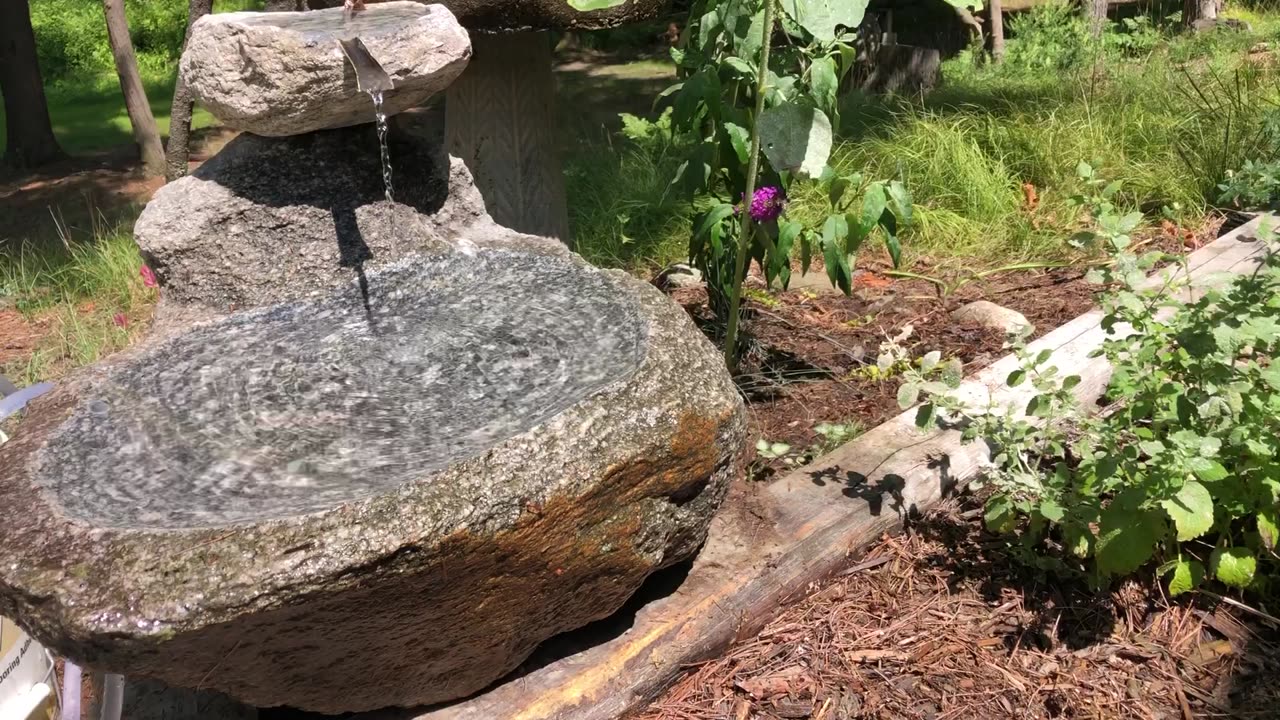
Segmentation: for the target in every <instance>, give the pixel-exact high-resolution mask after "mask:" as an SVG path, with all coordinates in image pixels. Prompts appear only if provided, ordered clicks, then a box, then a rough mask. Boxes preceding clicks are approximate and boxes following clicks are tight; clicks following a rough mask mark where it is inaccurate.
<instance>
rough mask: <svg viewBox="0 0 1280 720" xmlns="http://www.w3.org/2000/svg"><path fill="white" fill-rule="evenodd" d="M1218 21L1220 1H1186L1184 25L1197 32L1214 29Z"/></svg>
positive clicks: (1183, 14)
mask: <svg viewBox="0 0 1280 720" xmlns="http://www.w3.org/2000/svg"><path fill="white" fill-rule="evenodd" d="M1217 20H1218V0H1186V1H1185V2H1184V3H1183V4H1182V23H1183V24H1184V25H1186V26H1187V27H1189V28H1192V29H1195V30H1204V29H1208V28H1212V27H1213V26H1214V25H1215V24H1216V22H1217Z"/></svg>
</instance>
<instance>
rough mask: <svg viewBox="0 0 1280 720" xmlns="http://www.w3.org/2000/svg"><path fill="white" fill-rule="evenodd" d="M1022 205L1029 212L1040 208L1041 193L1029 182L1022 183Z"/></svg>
mask: <svg viewBox="0 0 1280 720" xmlns="http://www.w3.org/2000/svg"><path fill="white" fill-rule="evenodd" d="M1022 207H1023V209H1024V210H1026V211H1027V212H1029V213H1033V212H1035V211H1036V210H1037V209H1039V208H1040V194H1039V193H1038V192H1036V186H1035V185H1032V184H1031V183H1029V182H1027V183H1022Z"/></svg>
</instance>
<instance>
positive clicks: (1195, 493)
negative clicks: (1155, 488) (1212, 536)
mask: <svg viewBox="0 0 1280 720" xmlns="http://www.w3.org/2000/svg"><path fill="white" fill-rule="evenodd" d="M1160 505H1161V506H1162V507H1163V508H1164V510H1165V512H1167V513H1169V518H1170V519H1172V520H1173V526H1174V527H1175V528H1176V529H1177V531H1178V540H1180V541H1182V542H1186V541H1187V540H1195V539H1196V538H1198V537H1200V536H1201V535H1203V534H1205V533H1207V532H1209V529H1210V528H1212V527H1213V497H1212V496H1211V495H1210V494H1209V489H1208V488H1206V487H1205V486H1203V485H1201V484H1200V483H1198V482H1195V481H1194V480H1192V481H1190V482H1188V483H1186V484H1185V485H1183V486H1182V489H1180V490H1178V493H1177V494H1176V495H1174V496H1173V497H1172V498H1170V499H1168V500H1165V501H1164V502H1162V503H1160Z"/></svg>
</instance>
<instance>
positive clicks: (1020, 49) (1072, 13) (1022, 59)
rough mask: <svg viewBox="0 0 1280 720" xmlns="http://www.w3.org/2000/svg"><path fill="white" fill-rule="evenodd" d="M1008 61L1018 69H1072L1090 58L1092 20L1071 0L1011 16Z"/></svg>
mask: <svg viewBox="0 0 1280 720" xmlns="http://www.w3.org/2000/svg"><path fill="white" fill-rule="evenodd" d="M1008 22H1009V31H1010V36H1011V37H1010V39H1009V41H1008V46H1007V49H1006V50H1005V64H1006V65H1008V66H1009V67H1011V68H1017V69H1018V70H1031V71H1045V70H1049V71H1052V70H1068V69H1071V68H1075V67H1078V66H1080V65H1082V64H1084V63H1085V62H1086V61H1087V60H1088V59H1089V47H1090V45H1091V44H1092V40H1091V38H1090V35H1089V23H1088V21H1086V20H1085V18H1084V17H1083V16H1082V15H1081V13H1080V12H1079V11H1078V10H1077V9H1076V8H1075V7H1074V6H1073V5H1071V4H1069V3H1065V2H1051V3H1045V4H1043V5H1036V6H1035V7H1033V8H1031V9H1030V10H1028V11H1027V12H1024V13H1019V14H1017V15H1011V16H1010V17H1009V21H1008Z"/></svg>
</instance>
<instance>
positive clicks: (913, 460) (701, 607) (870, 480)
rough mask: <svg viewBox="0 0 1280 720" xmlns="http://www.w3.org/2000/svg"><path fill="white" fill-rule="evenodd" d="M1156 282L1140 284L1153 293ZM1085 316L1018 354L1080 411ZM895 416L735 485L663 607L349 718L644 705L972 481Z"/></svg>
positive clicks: (439, 718) (1231, 266) (970, 389)
mask: <svg viewBox="0 0 1280 720" xmlns="http://www.w3.org/2000/svg"><path fill="white" fill-rule="evenodd" d="M1259 223H1260V220H1254V221H1253V222H1251V223H1249V224H1247V225H1245V226H1243V227H1241V228H1239V229H1237V230H1236V231H1234V232H1232V233H1230V234H1228V235H1226V236H1224V237H1222V238H1220V239H1218V240H1217V241H1215V242H1213V243H1211V244H1210V245H1208V246H1206V247H1204V248H1202V249H1200V250H1198V251H1196V252H1195V253H1193V254H1192V256H1191V258H1190V260H1189V267H1190V270H1191V276H1192V281H1193V283H1195V284H1197V285H1199V286H1202V287H1203V286H1209V285H1217V284H1221V283H1222V282H1223V281H1224V279H1225V278H1224V277H1223V273H1229V274H1235V273H1241V272H1247V271H1250V270H1251V269H1252V268H1253V267H1255V266H1256V262H1257V256H1258V255H1259V254H1260V253H1261V251H1262V244H1261V243H1258V242H1256V241H1250V239H1249V238H1251V237H1252V236H1253V233H1255V232H1256V231H1257V228H1258V225H1259ZM1162 281H1163V276H1161V275H1159V274H1157V276H1155V277H1153V278H1152V280H1151V282H1152V283H1160V282H1162ZM1100 320H1101V313H1100V312H1096V311H1095V312H1090V313H1087V314H1085V315H1082V316H1080V317H1079V318H1076V319H1075V320H1073V321H1071V322H1069V323H1067V324H1065V325H1063V326H1062V327H1059V328H1057V329H1056V330H1054V331H1053V332H1050V333H1049V334H1047V335H1045V336H1044V337H1042V338H1040V339H1039V340H1037V341H1036V342H1035V343H1033V344H1032V348H1034V349H1035V350H1039V349H1041V348H1052V349H1053V350H1054V362H1055V364H1057V365H1058V366H1059V367H1060V368H1061V369H1062V370H1063V371H1064V372H1068V373H1072V374H1078V375H1080V376H1081V377H1082V379H1083V381H1082V382H1081V384H1080V385H1079V386H1078V387H1077V388H1076V392H1077V395H1078V396H1079V397H1080V398H1081V399H1082V400H1083V401H1090V400H1091V399H1093V398H1096V397H1097V396H1098V394H1099V393H1100V392H1101V391H1102V389H1103V388H1104V387H1105V385H1106V382H1107V378H1108V376H1109V373H1110V369H1109V368H1108V367H1107V364H1106V363H1105V361H1102V360H1101V359H1096V358H1089V357H1088V355H1089V354H1090V353H1091V352H1092V351H1093V350H1094V349H1095V348H1097V347H1098V346H1099V345H1100V344H1101V343H1102V342H1103V340H1104V338H1105V337H1106V333H1105V332H1103V331H1102V329H1101V327H1100V326H1099V321H1100ZM1016 367H1017V363H1016V360H1015V359H1014V358H1011V357H1007V358H1004V359H1002V360H1000V361H998V362H997V363H995V364H994V365H992V366H990V367H989V368H987V369H986V370H984V371H983V372H981V373H979V374H978V375H977V376H975V377H974V378H972V379H971V380H968V381H967V382H966V383H965V384H964V386H963V387H962V391H963V392H964V393H967V394H968V395H969V396H970V397H971V398H974V399H982V400H984V401H985V399H986V398H988V397H990V398H991V399H992V400H993V402H995V403H996V404H998V405H1002V406H1011V407H1019V406H1020V405H1023V404H1025V403H1026V402H1027V400H1028V399H1029V393H1030V392H1031V391H1030V390H1029V389H1028V388H1012V389H1011V388H1008V387H1005V385H1004V379H1005V378H1006V377H1007V376H1008V374H1009V372H1011V371H1012V370H1014V369H1015V368H1016ZM913 417H914V413H913V412H907V413H903V414H902V415H901V416H899V417H896V418H894V419H892V420H890V421H889V422H887V423H884V424H883V425H880V426H879V427H877V428H875V429H873V430H871V431H869V432H867V433H866V434H864V435H862V436H860V437H859V438H857V439H855V440H854V441H852V442H850V443H848V444H846V445H844V446H843V447H841V448H839V449H837V450H836V451H835V452H833V453H831V454H829V455H827V456H826V457H824V458H822V459H820V460H819V461H817V462H815V463H813V464H812V465H810V466H807V467H805V468H802V469H800V470H798V471H796V472H793V473H791V474H789V475H787V476H785V477H783V478H780V479H779V480H777V481H775V482H773V483H772V484H770V485H769V486H767V487H765V488H763V489H761V490H758V491H757V490H754V489H752V488H738V489H737V491H736V495H735V497H734V498H733V500H732V503H731V506H730V507H729V508H728V509H727V510H726V511H725V512H724V513H722V515H721V517H719V518H717V519H716V522H715V523H714V524H713V526H712V531H711V537H710V539H709V540H708V542H707V546H706V547H705V548H704V549H703V551H702V553H701V555H700V556H699V558H698V560H697V562H696V563H695V565H694V567H693V570H692V571H691V572H690V574H689V576H688V578H687V579H686V580H685V581H684V583H683V584H682V585H681V586H680V588H679V589H678V590H677V591H676V592H675V593H674V594H672V595H670V596H669V597H666V598H664V599H661V600H657V601H655V602H653V603H650V604H649V605H647V606H646V607H644V608H643V609H641V610H640V611H639V612H638V613H637V615H636V617H635V620H634V623H633V625H632V627H631V629H630V630H629V631H627V632H626V633H624V634H622V635H621V636H619V637H616V638H614V639H612V640H609V641H608V642H605V643H603V644H600V645H597V646H595V647H592V648H590V649H587V650H584V651H582V652H579V653H577V654H575V655H572V656H569V657H566V658H563V659H561V660H558V661H556V662H553V663H551V664H549V665H547V666H545V667H543V668H540V669H538V670H535V671H533V672H530V673H528V674H527V675H525V676H523V677H520V678H518V679H514V680H510V681H508V682H506V683H504V684H500V685H498V686H497V687H494V688H492V689H490V690H489V691H487V692H485V693H483V694H481V695H479V696H477V697H475V698H472V699H469V700H465V701H462V702H458V703H455V704H453V705H450V706H447V707H441V708H435V709H430V710H426V711H422V710H418V711H396V712H390V711H389V712H382V713H373V714H367V715H362V716H359V717H360V718H362V719H363V720H373V719H374V718H379V719H381V718H413V719H414V720H546V719H548V718H556V719H558V720H615V718H618V717H620V716H621V715H623V714H625V713H627V712H630V711H632V710H634V709H636V708H637V707H640V706H641V705H643V704H644V703H645V702H647V701H649V700H651V699H652V698H653V697H654V696H656V695H657V694H658V693H659V692H660V691H661V690H662V689H663V688H664V687H665V686H666V685H667V684H669V683H670V682H671V681H672V680H674V679H675V678H676V677H677V675H678V674H679V673H680V672H681V671H682V670H683V669H684V668H685V667H687V666H688V665H690V664H693V663H697V662H700V661H703V660H706V659H709V658H712V657H714V656H716V655H718V654H719V653H721V652H723V650H724V649H725V648H726V647H728V646H729V645H730V644H731V643H732V642H734V641H735V640H736V639H740V638H745V637H750V636H751V635H753V634H754V633H756V632H758V631H759V629H760V628H761V627H762V626H763V625H764V623H766V622H767V621H768V620H769V619H770V618H772V617H773V616H774V615H775V614H776V612H777V609H778V606H779V605H780V604H781V603H783V602H786V601H788V600H790V599H794V598H797V597H800V596H802V595H804V594H805V593H806V592H807V591H808V589H809V588H810V587H812V585H813V583H815V582H818V581H821V580H823V579H825V578H827V577H830V575H831V574H833V573H834V572H836V571H837V570H838V569H839V568H840V567H841V566H843V565H844V564H845V563H846V562H847V558H848V556H849V554H851V553H853V552H856V551H857V550H858V549H859V548H861V547H863V546H865V545H866V544H867V543H868V542H870V541H872V540H874V539H875V538H876V537H878V536H879V535H880V534H881V533H882V532H884V531H887V530H889V529H891V528H893V527H895V526H898V525H900V524H901V522H902V520H903V519H904V517H906V516H907V515H908V514H909V513H911V512H913V511H923V510H925V509H926V508H928V507H929V506H930V505H932V504H934V503H936V502H937V501H938V500H939V499H940V498H941V497H942V496H943V494H944V492H945V491H946V490H947V489H949V488H950V487H951V486H953V485H955V484H957V483H963V482H966V481H968V480H970V479H972V478H974V477H976V476H977V474H978V473H979V471H980V470H981V467H982V463H983V462H984V461H985V460H987V457H986V453H985V451H984V447H985V446H983V444H982V443H973V444H970V445H962V444H961V443H960V438H959V433H958V432H956V431H934V432H928V433H925V432H922V431H920V430H918V429H917V428H915V426H914V421H913Z"/></svg>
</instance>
